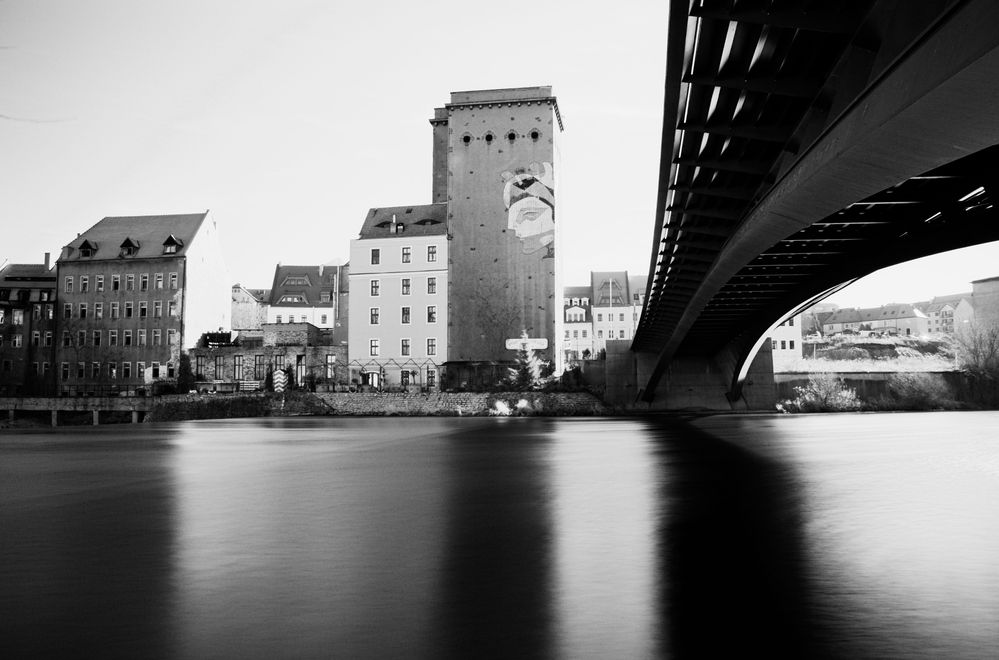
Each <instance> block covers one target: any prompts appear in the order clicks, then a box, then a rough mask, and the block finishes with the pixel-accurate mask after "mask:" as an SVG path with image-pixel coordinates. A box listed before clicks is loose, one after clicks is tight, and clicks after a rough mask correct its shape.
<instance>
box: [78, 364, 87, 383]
mask: <svg viewBox="0 0 999 660" xmlns="http://www.w3.org/2000/svg"><path fill="white" fill-rule="evenodd" d="M86 376H87V363H86V362H77V363H76V377H77V378H79V379H81V380H82V379H83V378H86Z"/></svg>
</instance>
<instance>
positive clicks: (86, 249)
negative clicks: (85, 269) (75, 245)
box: [80, 239, 97, 257]
mask: <svg viewBox="0 0 999 660" xmlns="http://www.w3.org/2000/svg"><path fill="white" fill-rule="evenodd" d="M96 252H97V243H93V242H91V241H89V240H86V239H84V241H83V243H81V244H80V256H81V257H92V256H94V254H95V253H96Z"/></svg>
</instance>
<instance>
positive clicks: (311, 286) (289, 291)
mask: <svg viewBox="0 0 999 660" xmlns="http://www.w3.org/2000/svg"><path fill="white" fill-rule="evenodd" d="M342 268H343V266H283V265H281V264H278V265H277V266H276V267H275V268H274V284H273V285H272V286H271V289H270V304H271V305H272V306H275V307H333V305H334V304H335V302H336V294H337V292H336V288H335V287H337V286H338V285H339V282H342V281H343V273H341V272H339V271H340V270H341V269H342ZM324 291H325V292H328V293H329V294H330V296H329V300H328V301H326V302H320V301H321V300H322V294H323V292H324ZM285 296H296V297H299V298H301V301H299V302H289V301H285V302H281V301H282V299H283V298H284V297H285Z"/></svg>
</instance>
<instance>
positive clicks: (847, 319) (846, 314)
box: [823, 304, 926, 325]
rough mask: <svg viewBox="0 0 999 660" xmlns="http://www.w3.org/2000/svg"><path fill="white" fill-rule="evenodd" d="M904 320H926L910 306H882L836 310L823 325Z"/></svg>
mask: <svg viewBox="0 0 999 660" xmlns="http://www.w3.org/2000/svg"><path fill="white" fill-rule="evenodd" d="M905 318H910V319H911V318H926V314H924V313H923V312H921V311H919V310H918V309H916V307H915V306H914V305H911V304H893V305H882V306H881V307H866V308H863V309H855V308H847V309H838V310H836V311H835V312H833V313H832V314H830V315H829V318H827V319H826V320H825V321H824V322H823V325H829V324H832V323H868V322H870V321H890V320H894V319H905Z"/></svg>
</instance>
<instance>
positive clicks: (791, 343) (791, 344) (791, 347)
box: [787, 339, 794, 351]
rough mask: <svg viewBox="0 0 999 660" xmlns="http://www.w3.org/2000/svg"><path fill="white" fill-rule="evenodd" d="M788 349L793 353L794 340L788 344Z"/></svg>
mask: <svg viewBox="0 0 999 660" xmlns="http://www.w3.org/2000/svg"><path fill="white" fill-rule="evenodd" d="M787 347H788V348H790V349H791V350H792V351H793V350H794V340H793V339H792V340H791V341H789V342H788V344H787Z"/></svg>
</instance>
